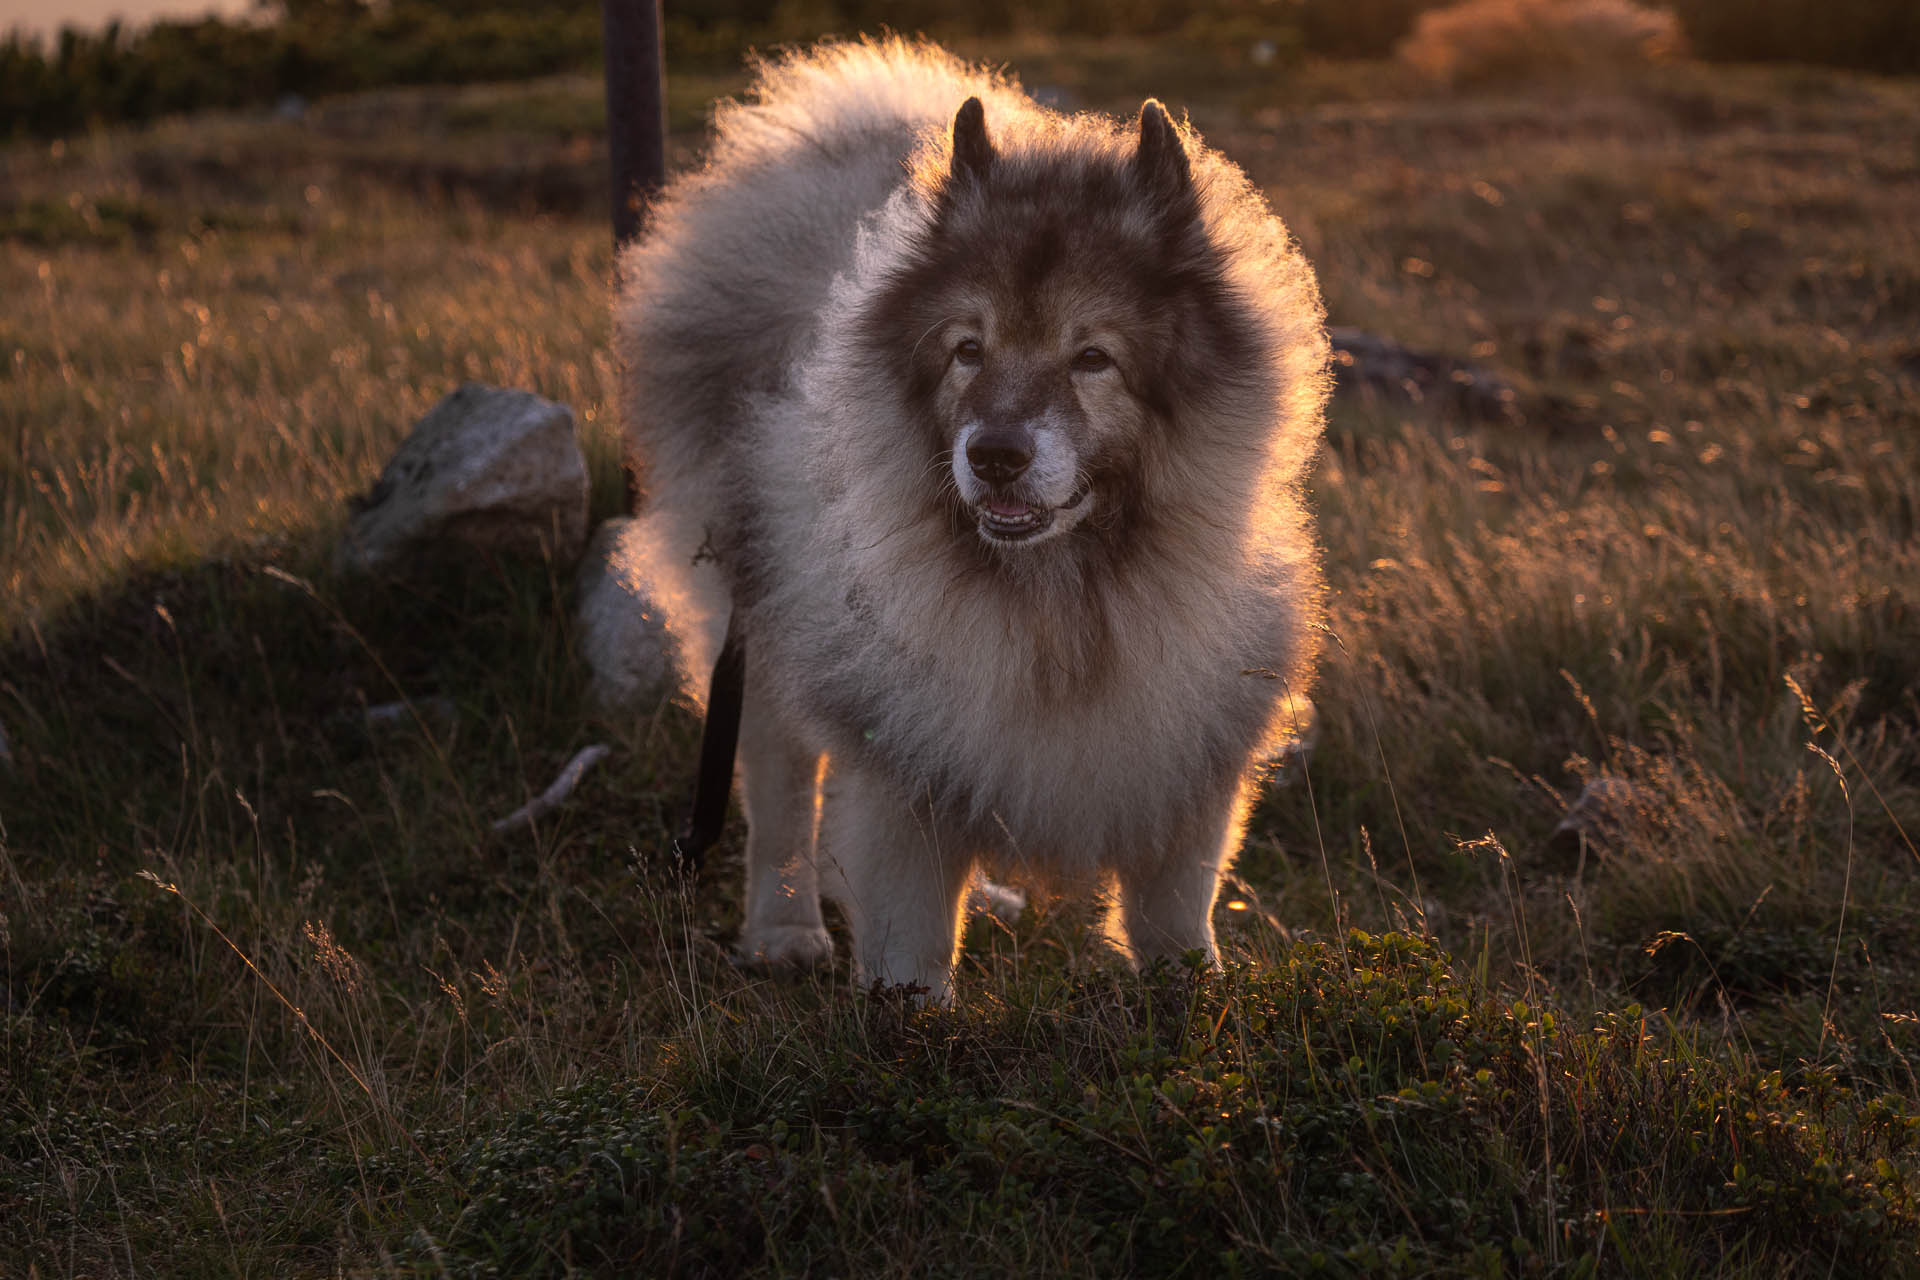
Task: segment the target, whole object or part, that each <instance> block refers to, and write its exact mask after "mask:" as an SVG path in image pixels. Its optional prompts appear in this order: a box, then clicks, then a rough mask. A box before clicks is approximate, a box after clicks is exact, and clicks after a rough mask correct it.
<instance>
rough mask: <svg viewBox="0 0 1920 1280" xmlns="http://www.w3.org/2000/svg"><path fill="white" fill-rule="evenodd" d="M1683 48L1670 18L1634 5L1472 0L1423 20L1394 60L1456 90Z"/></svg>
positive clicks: (1627, 0) (1599, 0) (1595, 0)
mask: <svg viewBox="0 0 1920 1280" xmlns="http://www.w3.org/2000/svg"><path fill="white" fill-rule="evenodd" d="M1684 47H1685V40H1684V39H1683V38H1682V36H1681V34H1680V23H1679V21H1678V20H1677V19H1675V18H1674V16H1673V15H1672V14H1671V13H1668V12H1666V11H1664V10H1658V9H1646V8H1642V7H1641V6H1640V5H1637V4H1634V3H1633V0H1466V2H1465V3H1464V4H1457V5H1454V6H1452V7H1450V8H1446V9H1431V10H1428V11H1427V12H1426V13H1423V14H1421V15H1420V17H1419V19H1418V20H1417V21H1416V22H1415V23H1414V27H1413V33H1412V34H1411V35H1409V36H1408V37H1407V38H1406V39H1405V40H1403V41H1402V42H1401V43H1400V45H1399V46H1398V48H1397V49H1396V53H1397V55H1398V56H1399V58H1400V60H1401V61H1402V62H1404V63H1406V64H1407V65H1408V66H1411V67H1414V68H1416V69H1417V70H1419V71H1420V72H1422V73H1423V74H1425V75H1426V76H1428V77H1430V78H1431V79H1433V80H1435V81H1437V82H1439V83H1441V84H1447V85H1455V84H1485V83H1488V82H1491V81H1496V80H1518V79H1524V78H1528V77H1537V76H1544V75H1565V74H1567V73H1569V72H1583V71H1591V70H1594V69H1598V68H1613V67H1622V66H1630V65H1633V64H1635V63H1641V62H1651V61H1657V60H1660V59H1663V58H1669V57H1673V56H1674V55H1676V54H1678V53H1680V52H1681V51H1682V50H1683V49H1684Z"/></svg>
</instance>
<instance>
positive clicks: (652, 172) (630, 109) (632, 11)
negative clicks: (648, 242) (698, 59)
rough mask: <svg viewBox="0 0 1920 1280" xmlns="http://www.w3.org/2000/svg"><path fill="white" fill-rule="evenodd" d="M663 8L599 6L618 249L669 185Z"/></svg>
mask: <svg viewBox="0 0 1920 1280" xmlns="http://www.w3.org/2000/svg"><path fill="white" fill-rule="evenodd" d="M660 7H661V0H601V3H600V26H601V31H602V32H603V34H604V38H605V40H606V60H607V157H608V159H609V160H611V161H612V174H613V243H614V246H615V247H616V248H618V247H619V246H621V245H624V244H626V243H627V242H628V241H630V240H632V239H633V238H634V237H635V236H637V235H639V234H640V220H641V219H640V215H641V213H642V211H643V210H644V209H645V208H646V202H647V198H648V197H649V196H651V195H652V194H653V193H654V192H655V191H658V190H659V189H660V187H661V185H662V184H663V183H665V182H666V180H667V108H666V97H665V90H666V60H665V50H664V48H663V45H662V42H661V39H660Z"/></svg>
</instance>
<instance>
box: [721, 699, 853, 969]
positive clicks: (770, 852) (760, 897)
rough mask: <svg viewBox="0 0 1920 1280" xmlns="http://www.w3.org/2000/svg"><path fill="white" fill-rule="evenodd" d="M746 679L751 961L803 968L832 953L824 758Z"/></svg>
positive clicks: (742, 949)
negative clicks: (826, 914)
mask: <svg viewBox="0 0 1920 1280" xmlns="http://www.w3.org/2000/svg"><path fill="white" fill-rule="evenodd" d="M755 683H756V681H755V680H754V679H753V678H752V677H751V676H750V677H749V679H748V681H747V691H746V702H745V705H744V706H743V707H742V708H741V715H740V792H741V798H742V800H743V801H744V802H745V806H746V810H747V908H746V917H747V918H746V925H745V927H744V928H743V929H742V930H741V932H740V945H739V955H740V959H741V960H742V961H744V962H745V963H747V964H753V965H765V966H767V967H769V968H775V969H806V968H811V967H813V966H814V965H818V964H824V963H826V962H827V961H828V960H830V959H832V958H833V940H832V939H831V938H829V937H828V936H827V928H826V924H825V923H824V922H823V921H822V920H821V918H820V884H819V880H820V876H819V868H818V866H817V865H816V862H815V855H816V848H817V843H818V822H819V805H818V797H819V789H820V763H821V761H820V755H819V753H818V752H816V751H811V750H808V749H807V748H806V747H804V746H803V745H801V744H800V743H799V742H798V741H796V740H795V739H794V738H793V737H792V736H791V735H790V734H788V733H786V732H785V730H784V728H783V726H782V725H781V724H780V723H779V721H778V720H777V719H776V717H775V714H774V711H773V708H772V707H771V705H770V704H769V702H768V700H767V699H766V698H764V697H757V696H755V689H754V686H755Z"/></svg>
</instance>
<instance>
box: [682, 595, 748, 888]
mask: <svg viewBox="0 0 1920 1280" xmlns="http://www.w3.org/2000/svg"><path fill="white" fill-rule="evenodd" d="M738 619H739V612H738V611H737V610H736V611H735V612H734V613H733V614H732V615H731V616H730V617H728V619H727V639H726V643H724V644H722V645H721V646H720V657H719V659H718V661H716V662H715V663H714V664H713V681H712V683H711V684H709V685H708V686H707V722H706V724H705V725H704V726H703V727H702V728H701V730H700V773H699V775H698V776H697V777H695V779H694V782H693V816H692V817H691V818H690V819H689V820H688V822H687V827H686V832H685V834H683V835H681V836H680V837H679V838H678V839H676V840H675V841H674V842H673V861H674V866H675V869H676V870H677V871H679V872H680V873H681V874H683V875H686V876H689V877H692V876H695V875H698V874H699V872H700V863H701V860H702V859H704V858H705V857H706V854H707V850H708V849H710V848H712V847H713V843H714V841H716V840H718V839H719V838H720V828H721V826H722V825H723V824H724V823H725V822H726V820H727V797H728V796H730V795H732V794H733V756H734V752H735V750H736V749H737V748H738V747H739V745H740V705H741V702H742V701H743V700H744V698H745V685H746V668H747V662H746V641H745V640H744V639H742V638H741V635H740V631H739V627H738V625H737V623H738Z"/></svg>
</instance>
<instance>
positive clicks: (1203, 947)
mask: <svg viewBox="0 0 1920 1280" xmlns="http://www.w3.org/2000/svg"><path fill="white" fill-rule="evenodd" d="M1252 799H1253V787H1252V784H1251V783H1246V784H1242V785H1241V787H1240V788H1239V789H1238V790H1237V791H1236V792H1235V793H1233V794H1230V795H1228V796H1223V797H1221V799H1220V801H1219V803H1218V804H1217V805H1214V806H1211V807H1209V808H1207V809H1204V810H1202V812H1201V814H1200V815H1199V816H1198V817H1197V818H1196V819H1195V821H1194V822H1193V823H1191V824H1190V828H1189V830H1188V831H1186V832H1184V833H1183V834H1182V836H1181V838H1178V839H1176V840H1174V841H1173V845H1172V847H1171V848H1167V849H1156V850H1141V851H1140V852H1139V853H1138V854H1137V855H1136V860H1134V861H1130V862H1129V863H1127V864H1125V865H1122V866H1120V867H1117V868H1116V870H1117V872H1118V874H1119V880H1120V909H1121V923H1122V924H1123V925H1124V927H1125V929H1126V933H1127V938H1126V941H1127V946H1128V949H1129V950H1131V951H1132V953H1133V958H1134V960H1135V961H1136V962H1138V963H1140V964H1150V963H1152V962H1153V961H1155V960H1162V959H1164V960H1169V961H1173V962H1175V963H1178V962H1179V960H1180V959H1181V957H1183V956H1184V955H1185V954H1186V953H1187V952H1189V951H1198V952H1200V954H1201V955H1203V956H1204V957H1206V961H1207V963H1208V964H1209V965H1216V966H1217V965H1218V964H1219V963H1220V956H1219V952H1218V951H1217V950H1216V949H1215V947H1214V941H1213V900H1214V898H1215V897H1217V896H1218V895H1219V892H1220V877H1221V875H1222V874H1223V873H1224V872H1225V871H1226V869H1227V867H1228V865H1229V864H1230V863H1231V862H1232V861H1233V855H1234V854H1235V853H1236V852H1238V851H1239V848H1240V840H1241V837H1242V836H1243V835H1244V834H1245V831H1246V825H1247V813H1248V810H1249V809H1250V808H1251V807H1252Z"/></svg>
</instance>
